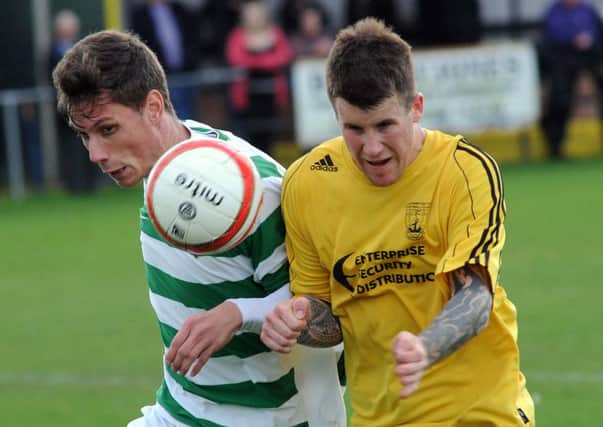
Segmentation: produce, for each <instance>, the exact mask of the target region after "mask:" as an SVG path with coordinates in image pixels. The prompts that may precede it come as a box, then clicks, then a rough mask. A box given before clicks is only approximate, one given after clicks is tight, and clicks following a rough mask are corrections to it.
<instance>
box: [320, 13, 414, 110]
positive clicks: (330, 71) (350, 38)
mask: <svg viewBox="0 0 603 427" xmlns="http://www.w3.org/2000/svg"><path fill="white" fill-rule="evenodd" d="M415 86H416V85H415V75H414V65H413V60H412V54H411V47H410V45H409V44H408V43H407V42H406V41H404V40H403V39H402V38H401V37H400V36H399V35H398V34H396V33H395V32H394V31H393V30H392V29H391V28H389V27H387V26H386V25H385V24H384V23H383V21H380V20H378V19H375V18H372V17H369V18H364V19H362V20H360V21H358V22H356V23H355V24H353V25H350V26H348V27H346V28H344V29H343V30H341V31H340V32H339V33H338V34H337V37H336V39H335V42H334V43H333V46H332V48H331V51H330V53H329V57H328V59H327V92H328V95H329V99H330V100H331V103H333V102H334V101H335V98H338V97H340V98H343V99H344V100H346V101H347V102H349V103H350V104H352V105H354V106H356V107H359V108H361V109H364V110H368V109H371V108H373V107H376V106H377V105H379V104H380V103H381V102H382V101H383V100H384V99H386V98H388V97H390V96H393V95H398V96H399V97H400V99H401V101H403V102H404V103H405V106H406V107H409V106H410V105H411V101H412V99H414V97H415V95H416V87H415Z"/></svg>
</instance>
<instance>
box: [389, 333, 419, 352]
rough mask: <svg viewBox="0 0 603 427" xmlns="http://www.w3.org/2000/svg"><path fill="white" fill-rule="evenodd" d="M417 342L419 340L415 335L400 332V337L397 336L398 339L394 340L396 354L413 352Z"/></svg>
mask: <svg viewBox="0 0 603 427" xmlns="http://www.w3.org/2000/svg"><path fill="white" fill-rule="evenodd" d="M416 340H417V337H416V336H415V335H413V334H411V333H410V332H408V331H402V332H400V333H399V334H398V335H396V338H395V339H394V343H393V350H394V353H398V352H403V351H408V350H412V349H413V348H414V345H415V341H416Z"/></svg>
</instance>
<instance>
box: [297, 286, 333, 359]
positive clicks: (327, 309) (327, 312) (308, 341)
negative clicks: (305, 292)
mask: <svg viewBox="0 0 603 427" xmlns="http://www.w3.org/2000/svg"><path fill="white" fill-rule="evenodd" d="M305 298H307V299H308V300H309V301H310V313H311V315H310V321H309V322H308V327H307V328H306V329H305V330H304V331H303V332H302V333H301V334H300V336H299V337H298V338H297V342H298V343H299V344H303V345H307V346H309V347H331V346H334V345H336V344H339V343H340V342H341V341H342V339H343V335H342V333H341V325H340V324H339V320H338V319H337V318H336V317H335V316H333V313H332V312H331V305H330V304H329V303H327V302H325V301H323V300H321V299H318V298H316V297H312V296H305Z"/></svg>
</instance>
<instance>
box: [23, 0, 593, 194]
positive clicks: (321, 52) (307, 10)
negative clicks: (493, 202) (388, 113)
mask: <svg viewBox="0 0 603 427" xmlns="http://www.w3.org/2000/svg"><path fill="white" fill-rule="evenodd" d="M397 3H398V2H396V1H393V0H371V1H367V0H348V1H347V8H346V11H347V12H346V13H345V16H343V21H344V22H341V24H342V25H341V26H343V25H347V24H348V23H351V22H354V21H356V20H357V19H359V18H361V17H364V16H375V17H378V18H380V19H382V20H384V21H385V22H386V24H388V25H389V26H391V27H392V28H394V29H395V30H396V31H397V32H398V33H399V34H401V35H402V37H404V38H405V39H406V40H407V41H409V42H410V43H411V45H413V46H418V47H421V46H438V45H454V44H471V43H478V42H480V40H481V39H482V35H483V30H482V26H481V24H480V9H479V7H480V6H479V2H478V1H477V0H459V1H456V2H449V1H445V0H421V1H420V2H417V10H416V16H415V22H414V25H411V26H409V25H405V22H407V21H406V20H405V19H404V17H403V16H402V14H401V10H400V9H399V8H397V6H396V5H397ZM125 4H126V5H128V4H129V3H125ZM190 4H191V3H190V2H184V1H168V0H145V1H141V2H140V1H139V2H133V3H132V4H131V5H129V6H127V7H126V8H125V9H126V10H124V12H125V15H126V16H125V17H124V18H125V19H124V23H125V29H126V30H130V31H133V32H135V33H137V34H139V35H140V37H141V38H142V40H144V41H145V42H146V43H147V44H148V46H149V47H150V48H151V49H152V50H153V51H154V52H155V53H156V54H157V56H158V58H159V60H160V62H161V64H162V65H163V66H164V68H165V70H166V71H167V73H168V79H170V78H171V77H175V76H176V77H177V76H181V75H182V74H183V73H187V72H193V71H195V70H199V69H202V68H204V67H229V68H232V69H233V70H238V71H240V73H237V74H236V75H235V76H234V77H233V79H232V81H231V82H229V84H228V87H225V88H224V89H225V90H224V91H223V93H222V95H223V98H224V105H225V114H226V115H227V116H228V120H229V123H228V127H229V128H232V129H236V131H237V133H239V134H240V135H241V136H244V137H246V138H247V139H248V140H249V141H250V142H251V143H252V144H255V145H256V146H258V147H259V148H260V149H262V150H265V151H267V152H270V151H271V150H272V148H273V143H274V141H275V138H277V134H278V133H279V132H281V131H282V130H283V128H284V129H285V130H286V129H290V128H291V126H290V124H289V122H288V120H290V119H291V118H290V115H289V113H290V111H291V99H290V93H289V92H290V69H291V65H292V64H293V62H294V61H296V60H299V59H301V58H307V57H320V58H325V57H326V55H327V54H328V51H329V48H330V45H331V43H332V41H333V38H334V35H335V34H336V32H337V30H338V27H341V26H337V25H336V24H334V22H335V21H336V20H335V19H333V18H334V17H333V16H332V15H330V13H329V12H330V10H329V9H328V8H327V7H325V1H324V0H323V1H320V0H281V1H279V2H278V3H277V4H278V7H276V8H274V7H270V5H269V2H267V1H265V0H218V1H214V0H206V1H203V2H201V3H200V4H199V7H197V8H193V7H191V5H190ZM79 28H80V23H79V21H78V17H77V16H76V15H75V14H74V13H73V12H70V11H62V12H60V13H59V14H58V15H57V16H56V17H55V20H54V38H53V41H52V42H51V45H50V47H49V60H48V67H49V73H50V72H51V71H52V68H53V66H54V64H56V62H57V61H58V60H59V59H60V57H61V56H62V54H64V52H65V51H66V50H67V49H68V48H69V47H70V46H72V45H73V43H75V42H76V41H77V40H78V38H79V37H80V36H81V34H80V31H79ZM601 34H602V33H601V20H600V17H599V14H598V12H597V10H596V9H595V8H594V7H592V6H591V5H589V4H588V2H586V1H582V0H557V1H554V2H552V4H551V7H550V9H549V10H548V11H547V12H546V14H545V15H544V16H543V20H542V31H541V32H540V34H539V43H538V52H539V59H540V71H541V74H542V81H543V82H545V84H544V87H545V88H546V91H545V93H546V95H547V96H546V100H547V103H546V105H545V106H544V110H543V115H542V121H541V126H542V129H543V133H544V135H545V137H546V138H547V141H548V142H549V147H550V155H551V157H552V158H560V157H562V141H563V139H564V137H565V129H566V127H567V122H568V120H569V117H570V113H571V111H570V109H571V100H572V90H573V85H574V83H575V80H576V78H577V76H578V73H579V72H580V70H582V69H587V70H589V71H590V72H592V74H593V76H594V77H595V80H596V81H597V82H601V81H603V65H602V64H603V62H601V58H602V54H603V53H602V52H603V50H602V48H601V46H603V45H602V44H601V40H600V39H601ZM170 81H171V82H173V84H171V86H170V96H171V98H172V102H173V104H174V106H175V109H176V111H177V113H178V115H179V116H180V117H183V118H192V119H198V120H203V119H204V116H205V113H204V111H202V110H203V107H200V103H199V96H200V95H201V94H202V92H203V90H204V88H199V87H197V86H190V85H187V84H182V83H178V81H177V79H175V80H174V79H170ZM26 107H27V106H25V107H23V108H21V116H22V119H23V121H24V124H25V126H24V127H23V129H24V139H26V142H25V144H24V146H25V147H26V149H27V150H28V151H27V153H26V156H25V162H26V171H27V173H28V180H29V181H30V184H33V185H34V186H35V187H41V186H42V182H43V178H42V176H43V173H42V169H43V164H42V161H41V155H40V150H39V145H38V148H37V149H36V144H35V141H36V140H37V139H39V135H36V133H35V126H30V125H31V123H33V120H29V121H27V120H26V119H27V118H28V117H30V118H31V116H32V114H34V112H32V110H31V108H33V107H31V106H30V109H29V110H28V109H27V108H26ZM56 124H57V134H58V138H57V139H58V149H59V171H60V184H61V186H62V188H63V189H64V190H66V191H68V192H71V193H90V192H93V191H94V190H95V188H96V185H97V181H98V179H99V174H98V173H97V171H95V170H94V169H92V167H91V164H90V163H89V162H88V161H87V154H86V152H85V150H84V148H83V147H82V146H81V144H78V143H77V142H76V141H74V140H75V139H76V137H75V136H74V135H73V133H72V132H71V130H70V129H69V128H68V127H67V125H66V123H65V121H64V120H63V118H62V117H57V121H56ZM27 141H29V143H28V142H27Z"/></svg>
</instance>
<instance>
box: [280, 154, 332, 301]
mask: <svg viewBox="0 0 603 427" xmlns="http://www.w3.org/2000/svg"><path fill="white" fill-rule="evenodd" d="M300 164H301V163H300V161H298V162H297V163H294V164H293V165H292V166H291V167H290V168H289V169H288V170H287V173H286V174H285V178H284V183H283V191H282V202H281V205H282V210H283V217H284V220H285V228H286V231H287V234H286V239H285V241H286V247H287V255H288V257H289V277H290V281H291V291H292V293H293V294H298V295H314V296H316V297H317V298H320V299H322V300H324V301H330V300H331V295H330V288H329V271H328V270H327V269H325V268H324V267H323V266H322V264H321V262H320V258H319V254H318V251H317V250H316V249H315V246H314V244H313V242H312V239H311V235H310V233H309V230H308V227H309V226H310V224H308V221H307V220H306V218H307V216H306V213H305V209H306V207H307V206H312V203H309V200H308V197H310V195H311V192H308V191H304V186H305V185H307V183H306V182H305V181H304V180H302V179H299V176H298V175H297V173H296V172H297V171H298V169H299V166H300Z"/></svg>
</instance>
